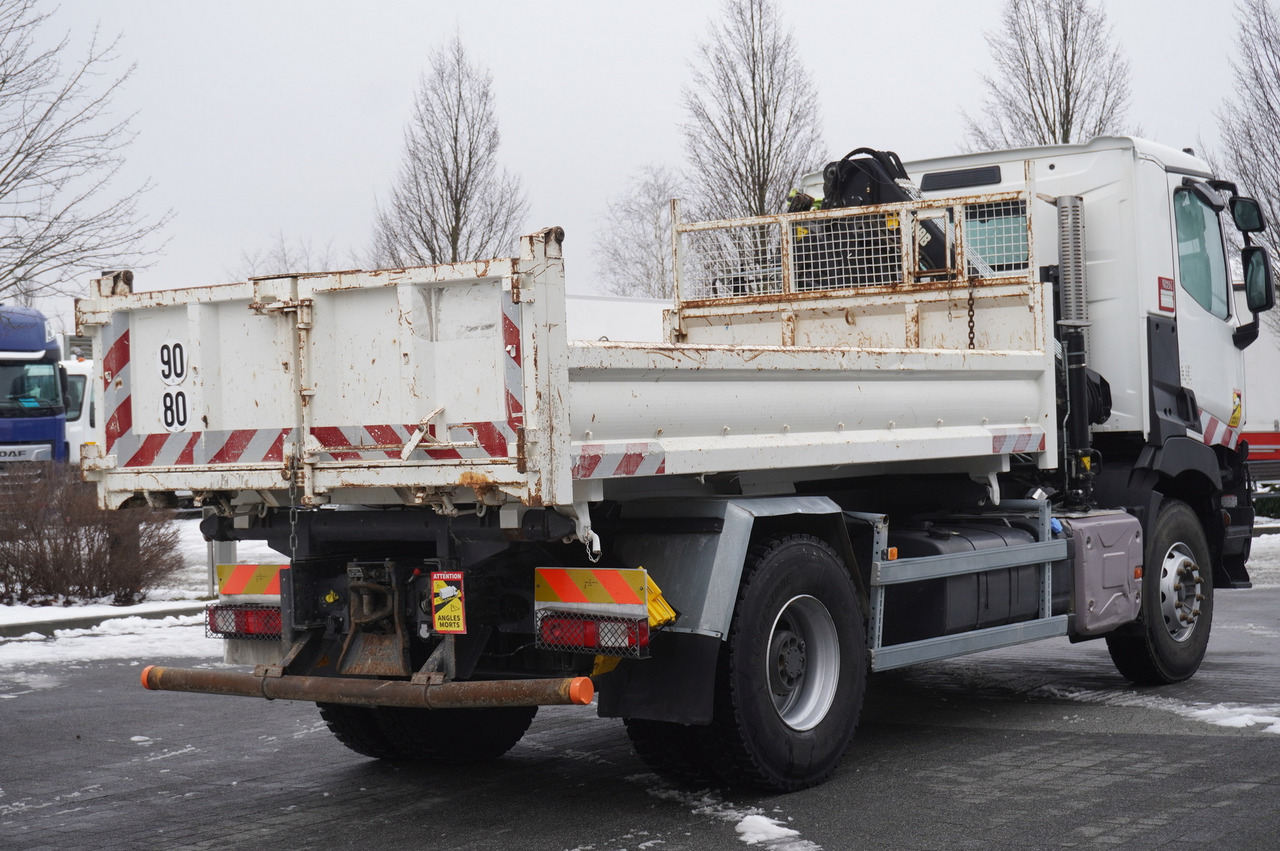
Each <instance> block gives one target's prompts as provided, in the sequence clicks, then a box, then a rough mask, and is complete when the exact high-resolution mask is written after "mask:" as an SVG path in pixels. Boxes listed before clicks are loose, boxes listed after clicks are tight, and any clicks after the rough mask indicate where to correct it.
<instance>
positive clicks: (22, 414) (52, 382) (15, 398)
mask: <svg viewBox="0 0 1280 851" xmlns="http://www.w3.org/2000/svg"><path fill="white" fill-rule="evenodd" d="M60 353H61V350H60V348H59V346H58V340H57V338H56V337H55V336H54V335H53V334H52V333H50V330H49V326H48V323H47V322H46V321H45V318H44V314H42V313H41V312H40V311H38V310H35V309H33V308H30V307H21V306H17V305H0V471H3V472H8V471H9V468H10V465H13V464H20V463H25V462H30V461H66V460H67V438H66V416H67V408H66V386H67V378H66V370H65V369H64V368H63V367H62V366H61V365H60V364H59V363H58V361H59V357H60Z"/></svg>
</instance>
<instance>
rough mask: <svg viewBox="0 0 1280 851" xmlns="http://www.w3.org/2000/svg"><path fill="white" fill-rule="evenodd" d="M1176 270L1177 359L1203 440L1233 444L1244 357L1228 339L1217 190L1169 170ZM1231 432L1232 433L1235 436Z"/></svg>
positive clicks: (1229, 310) (1228, 301)
mask: <svg viewBox="0 0 1280 851" xmlns="http://www.w3.org/2000/svg"><path fill="white" fill-rule="evenodd" d="M1169 183H1170V190H1171V201H1172V204H1173V223H1174V234H1175V237H1174V241H1175V247H1176V250H1175V255H1176V256H1175V262H1176V268H1177V276H1178V288H1177V299H1176V304H1177V318H1178V359H1179V362H1180V363H1179V367H1180V373H1181V379H1182V386H1183V387H1184V388H1186V389H1188V390H1190V391H1191V392H1192V393H1194V394H1195V399H1196V403H1197V404H1198V406H1199V408H1200V416H1199V420H1200V431H1201V433H1202V434H1203V436H1204V440H1205V442H1206V443H1210V444H1215V443H1223V444H1226V445H1234V444H1235V442H1236V439H1237V437H1238V432H1236V429H1237V428H1238V427H1239V425H1240V419H1241V405H1242V401H1243V400H1242V398H1241V391H1242V388H1243V387H1244V358H1243V355H1242V353H1241V352H1240V350H1239V349H1237V348H1236V346H1235V343H1234V342H1233V340H1232V337H1231V335H1232V333H1233V332H1234V331H1235V328H1236V325H1237V324H1238V323H1237V322H1236V318H1235V316H1234V315H1233V313H1234V311H1233V304H1232V298H1231V280H1230V276H1229V275H1228V267H1227V253H1226V245H1225V242H1224V240H1223V237H1222V225H1221V222H1220V220H1219V215H1218V214H1219V211H1220V209H1221V204H1220V202H1218V196H1217V193H1216V192H1214V190H1212V189H1210V188H1209V187H1208V186H1206V185H1204V184H1199V185H1191V184H1190V183H1189V181H1188V180H1187V179H1185V178H1183V177H1181V176H1178V175H1170V176H1169ZM1233 434H1234V436H1233Z"/></svg>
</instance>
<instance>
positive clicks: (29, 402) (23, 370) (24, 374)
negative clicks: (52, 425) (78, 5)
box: [0, 363, 63, 417]
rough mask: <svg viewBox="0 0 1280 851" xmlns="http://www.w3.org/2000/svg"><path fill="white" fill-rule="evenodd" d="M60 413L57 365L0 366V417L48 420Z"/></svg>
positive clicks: (60, 396)
mask: <svg viewBox="0 0 1280 851" xmlns="http://www.w3.org/2000/svg"><path fill="white" fill-rule="evenodd" d="M62 412H63V408H62V390H61V388H60V387H59V382H58V368H57V366H55V365H54V364H51V363H23V364H16V363H6V364H0V416H5V417H51V416H54V415H55V414H61V413H62Z"/></svg>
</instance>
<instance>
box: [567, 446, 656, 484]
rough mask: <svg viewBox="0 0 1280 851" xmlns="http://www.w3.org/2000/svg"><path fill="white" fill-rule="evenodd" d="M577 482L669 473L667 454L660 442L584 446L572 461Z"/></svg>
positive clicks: (573, 474)
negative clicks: (578, 480) (580, 480)
mask: <svg viewBox="0 0 1280 851" xmlns="http://www.w3.org/2000/svg"><path fill="white" fill-rule="evenodd" d="M573 460H574V463H573V471H572V476H573V478H575V479H614V478H620V477H622V476H660V475H662V474H663V473H665V472H667V453H666V451H665V450H663V448H662V446H661V445H660V444H657V443H649V442H647V441H646V442H643V443H625V442H621V441H619V442H616V443H584V444H582V446H581V447H580V448H579V449H578V454H577V456H576V457H575V458H574V459H573Z"/></svg>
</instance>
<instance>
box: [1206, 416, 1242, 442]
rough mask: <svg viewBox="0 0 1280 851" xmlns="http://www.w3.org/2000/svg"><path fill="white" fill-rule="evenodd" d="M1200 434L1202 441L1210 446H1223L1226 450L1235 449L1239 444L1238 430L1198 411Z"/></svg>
mask: <svg viewBox="0 0 1280 851" xmlns="http://www.w3.org/2000/svg"><path fill="white" fill-rule="evenodd" d="M1200 433H1201V435H1202V438H1201V439H1202V440H1204V442H1205V443H1207V444H1208V445H1210V446H1225V447H1227V448H1228V449H1235V448H1236V444H1237V443H1239V442H1240V429H1238V428H1232V427H1231V426H1229V425H1227V424H1226V423H1224V422H1223V421H1222V420H1220V419H1218V418H1217V417H1215V416H1213V415H1212V414H1208V413H1206V412H1205V411H1203V410H1201V411H1200Z"/></svg>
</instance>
